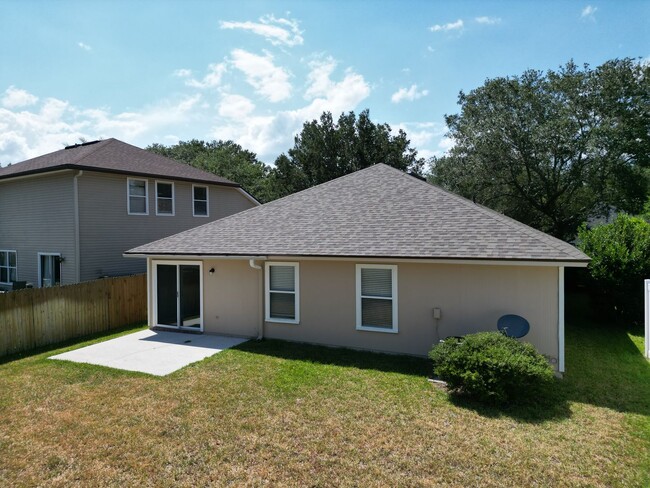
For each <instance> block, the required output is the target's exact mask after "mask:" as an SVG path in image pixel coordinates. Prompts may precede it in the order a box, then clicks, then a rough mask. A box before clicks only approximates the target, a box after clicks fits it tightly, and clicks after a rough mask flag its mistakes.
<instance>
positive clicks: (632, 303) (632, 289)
mask: <svg viewBox="0 0 650 488" xmlns="http://www.w3.org/2000/svg"><path fill="white" fill-rule="evenodd" d="M578 247H579V248H580V249H581V250H582V251H583V252H584V253H586V254H587V255H588V256H589V257H591V259H592V261H591V263H589V267H588V271H589V278H588V282H587V285H588V287H589V292H590V295H591V296H592V298H593V305H594V308H595V310H596V312H597V314H598V316H600V317H602V318H606V319H619V320H621V321H625V322H627V323H638V322H641V321H642V320H643V280H644V279H645V278H650V223H648V222H646V221H645V220H644V219H642V218H639V217H631V216H629V215H625V214H621V215H619V216H618V217H617V218H616V219H615V220H614V222H612V223H611V224H606V225H600V226H598V227H594V228H593V229H588V228H587V227H586V226H583V227H582V228H581V229H580V231H579V233H578Z"/></svg>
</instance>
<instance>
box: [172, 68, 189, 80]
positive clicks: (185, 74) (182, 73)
mask: <svg viewBox="0 0 650 488" xmlns="http://www.w3.org/2000/svg"><path fill="white" fill-rule="evenodd" d="M174 76H176V77H178V78H189V77H190V76H192V70H191V69H185V68H181V69H177V70H174Z"/></svg>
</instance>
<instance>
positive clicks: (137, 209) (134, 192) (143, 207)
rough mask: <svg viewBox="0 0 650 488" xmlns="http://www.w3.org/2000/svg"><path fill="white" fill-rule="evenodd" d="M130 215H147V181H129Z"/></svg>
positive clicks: (133, 179)
mask: <svg viewBox="0 0 650 488" xmlns="http://www.w3.org/2000/svg"><path fill="white" fill-rule="evenodd" d="M127 184H128V197H129V198H128V204H129V207H128V213H129V215H147V214H148V213H149V207H148V205H147V200H148V199H147V180H137V179H135V178H129V179H128V182H127Z"/></svg>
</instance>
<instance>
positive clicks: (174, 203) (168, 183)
mask: <svg viewBox="0 0 650 488" xmlns="http://www.w3.org/2000/svg"><path fill="white" fill-rule="evenodd" d="M158 183H163V184H166V185H171V186H172V213H159V212H158ZM155 190H156V193H155V197H156V215H157V216H160V217H173V216H174V215H176V189H175V188H174V182H173V181H165V180H156V185H155ZM165 199H166V198H165Z"/></svg>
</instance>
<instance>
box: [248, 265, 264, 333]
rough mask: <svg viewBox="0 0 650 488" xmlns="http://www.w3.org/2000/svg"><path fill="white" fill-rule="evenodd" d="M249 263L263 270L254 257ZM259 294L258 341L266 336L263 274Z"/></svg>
mask: <svg viewBox="0 0 650 488" xmlns="http://www.w3.org/2000/svg"><path fill="white" fill-rule="evenodd" d="M248 265H249V266H250V267H251V268H253V269H257V270H260V271H261V270H262V267H261V266H260V265H259V264H255V260H254V259H249V260H248ZM259 296H260V300H259V302H258V307H257V316H258V320H257V324H258V325H257V340H258V341H259V340H261V339H263V338H264V314H263V312H262V309H263V307H264V303H263V300H264V299H263V297H264V280H263V279H262V275H260V279H259Z"/></svg>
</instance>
